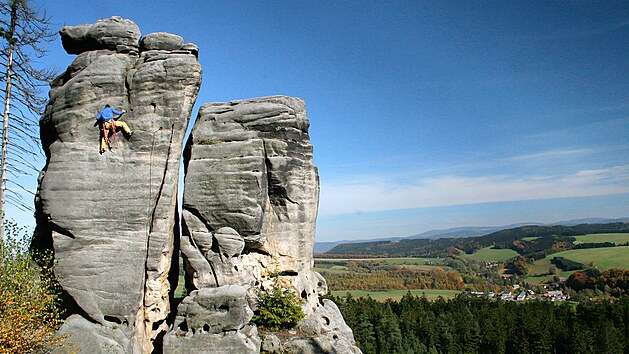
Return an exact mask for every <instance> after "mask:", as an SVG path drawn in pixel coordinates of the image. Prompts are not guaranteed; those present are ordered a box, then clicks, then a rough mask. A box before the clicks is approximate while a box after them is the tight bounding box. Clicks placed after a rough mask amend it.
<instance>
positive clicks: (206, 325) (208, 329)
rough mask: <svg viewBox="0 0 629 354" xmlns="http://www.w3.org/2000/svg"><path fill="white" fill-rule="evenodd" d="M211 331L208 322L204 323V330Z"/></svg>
mask: <svg viewBox="0 0 629 354" xmlns="http://www.w3.org/2000/svg"><path fill="white" fill-rule="evenodd" d="M209 331H210V326H209V325H208V324H207V323H206V324H204V325H203V332H209Z"/></svg>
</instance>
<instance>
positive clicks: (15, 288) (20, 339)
mask: <svg viewBox="0 0 629 354" xmlns="http://www.w3.org/2000/svg"><path fill="white" fill-rule="evenodd" d="M30 240H31V238H30V237H28V235H27V229H26V228H24V227H19V226H17V225H16V224H15V223H13V222H11V221H7V222H6V225H5V233H4V237H3V238H2V239H0V242H1V245H2V247H0V353H2V354H4V353H12V354H13V353H47V352H50V351H51V350H52V349H53V348H55V347H59V346H62V345H64V342H65V340H64V338H63V337H59V336H57V335H56V334H55V333H56V330H57V328H58V327H59V326H60V325H61V316H60V310H59V307H58V306H57V305H58V299H59V297H58V295H57V290H56V282H55V281H54V276H53V271H52V269H51V268H50V267H47V266H44V267H41V268H40V267H39V266H38V265H37V264H35V263H34V261H33V259H32V256H33V254H32V253H31V251H30V250H29V244H30ZM34 256H36V257H41V259H38V262H39V263H41V264H52V262H50V260H51V259H50V257H51V256H50V254H38V255H34ZM40 261H41V262H40Z"/></svg>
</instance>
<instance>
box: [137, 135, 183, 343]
mask: <svg viewBox="0 0 629 354" xmlns="http://www.w3.org/2000/svg"><path fill="white" fill-rule="evenodd" d="M174 136H175V125H174V124H173V125H172V126H171V130H170V140H169V142H168V150H167V151H166V158H165V160H164V167H163V169H162V170H163V171H164V172H163V173H162V178H161V183H160V185H159V188H158V190H157V194H156V196H155V202H154V203H153V207H152V211H151V212H150V217H149V219H148V228H147V229H148V230H147V237H146V254H145V258H144V270H145V277H144V284H143V294H142V306H141V307H140V309H139V311H138V319H137V320H136V327H137V328H144V331H143V332H144V335H145V336H146V338H150V340H155V338H156V337H157V336H158V335H159V334H160V333H162V332H165V331H166V330H167V329H168V327H167V325H166V323H165V320H166V315H167V313H164V314H162V315H161V316H158V317H157V319H152V318H151V316H150V314H151V312H159V311H160V307H159V303H158V304H153V303H150V301H147V297H148V296H150V293H151V289H150V288H149V282H150V281H152V280H157V279H152V278H153V277H151V274H152V273H156V272H158V270H157V269H150V267H149V255H150V250H151V240H152V238H151V235H152V234H153V229H154V225H155V223H156V222H157V221H156V215H157V209H158V206H159V204H160V199H161V197H162V193H163V190H164V186H165V183H166V181H167V178H166V176H167V174H168V172H169V171H168V165H169V163H170V160H171V159H170V157H171V156H170V154H171V150H172V144H173V138H174ZM152 154H153V148H151V155H152ZM150 161H151V162H150V165H149V171H150V172H149V185H150V187H149V188H150V189H152V184H153V183H152V175H151V173H152V168H153V167H152V161H153V158H152V156H151V158H150ZM150 198H151V199H152V198H153V195H152V193H151V197H150ZM158 247H159V246H158ZM171 266H172V265H171ZM165 273H166V274H167V272H165ZM157 275H158V276H159V274H157ZM166 283H167V281H166V282H161V284H162V285H166V286H168V284H166ZM160 297H161V294H160ZM167 301H170V299H167ZM162 302H163V299H162ZM156 323H157V324H158V325H157V326H155V324H156Z"/></svg>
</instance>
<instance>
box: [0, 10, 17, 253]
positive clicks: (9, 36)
mask: <svg viewBox="0 0 629 354" xmlns="http://www.w3.org/2000/svg"><path fill="white" fill-rule="evenodd" d="M16 19H17V3H16V2H15V1H13V2H11V25H10V27H9V31H8V32H5V34H4V35H5V36H6V38H5V39H6V40H7V42H8V43H9V51H8V53H7V54H8V55H7V71H6V73H5V78H6V79H5V80H6V88H5V91H4V92H5V97H4V119H3V124H2V160H1V162H0V170H1V172H0V236H1V237H4V219H5V202H6V200H5V192H6V189H7V147H8V145H9V111H10V109H11V76H12V75H13V68H12V67H13V49H14V47H15V39H14V38H13V35H14V33H15V25H16ZM0 247H2V246H1V244H0Z"/></svg>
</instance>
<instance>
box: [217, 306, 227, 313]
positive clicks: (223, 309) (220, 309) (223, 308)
mask: <svg viewBox="0 0 629 354" xmlns="http://www.w3.org/2000/svg"><path fill="white" fill-rule="evenodd" d="M218 311H219V312H228V311H229V306H227V305H221V306H219V307H218Z"/></svg>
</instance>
